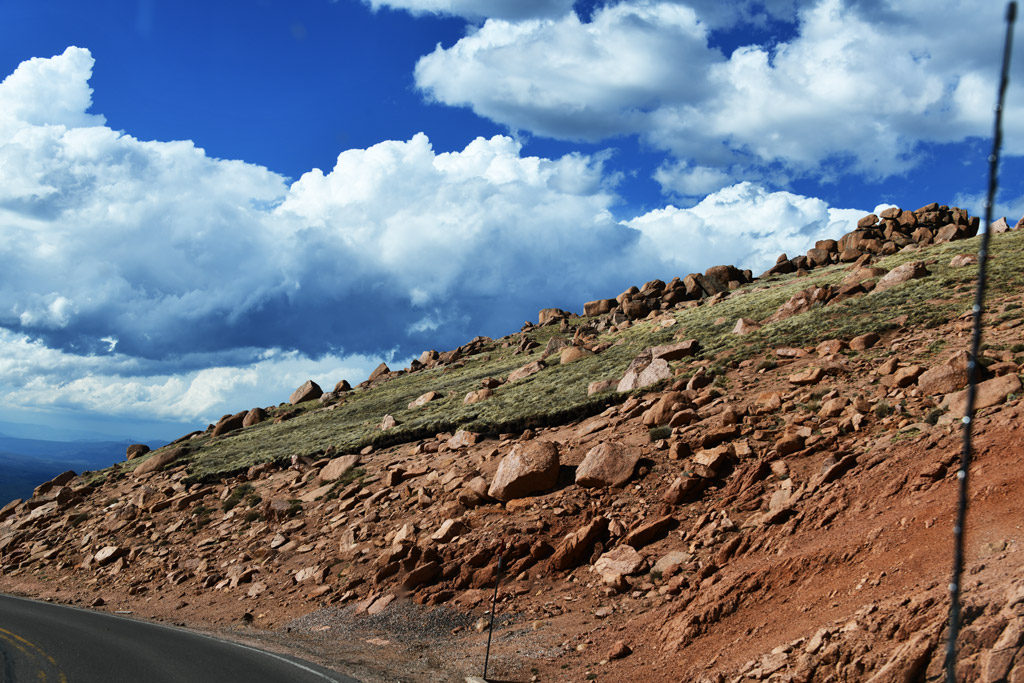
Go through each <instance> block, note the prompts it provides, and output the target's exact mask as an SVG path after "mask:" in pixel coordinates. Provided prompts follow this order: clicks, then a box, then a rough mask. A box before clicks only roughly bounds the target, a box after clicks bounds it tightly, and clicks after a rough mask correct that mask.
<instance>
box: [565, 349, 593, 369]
mask: <svg viewBox="0 0 1024 683" xmlns="http://www.w3.org/2000/svg"><path fill="white" fill-rule="evenodd" d="M593 355H594V352H593V351H591V350H590V349H586V348H584V347H582V346H567V347H565V348H564V349H562V353H561V355H560V356H559V361H560V363H561V364H562V365H568V364H569V363H573V362H575V361H578V360H580V359H582V358H586V357H587V356H593Z"/></svg>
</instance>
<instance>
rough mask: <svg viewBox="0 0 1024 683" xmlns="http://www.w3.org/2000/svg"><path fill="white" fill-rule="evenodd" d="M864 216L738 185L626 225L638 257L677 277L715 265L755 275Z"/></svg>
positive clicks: (818, 201)
mask: <svg viewBox="0 0 1024 683" xmlns="http://www.w3.org/2000/svg"><path fill="white" fill-rule="evenodd" d="M864 214H865V212H864V211H860V210H856V209H835V208H831V207H829V206H828V204H827V203H826V202H824V201H823V200H821V199H816V198H813V197H804V196H802V195H798V194H793V193H790V192H769V191H768V190H766V189H765V188H763V187H761V186H759V185H754V184H752V183H748V182H743V183H739V184H736V185H733V186H730V187H726V188H723V189H722V190H720V191H718V192H715V193H714V194H711V195H708V196H707V197H706V198H705V199H703V200H702V201H701V202H699V203H698V204H696V205H695V206H693V207H691V208H688V209H681V208H677V207H674V206H668V207H666V208H664V209H656V210H654V211H651V212H649V213H646V214H644V215H642V216H637V217H636V218H634V219H632V220H631V221H628V225H629V226H630V227H631V228H634V229H636V230H638V231H640V233H641V234H642V238H641V240H640V243H639V245H638V250H639V251H640V252H641V253H647V254H650V256H651V257H652V258H659V259H661V260H662V261H664V262H666V263H669V264H672V265H673V266H675V267H676V270H677V271H679V272H680V273H682V272H683V271H686V272H690V271H693V270H703V269H705V268H706V267H707V265H710V264H711V262H714V263H716V264H719V263H720V264H731V265H735V266H737V267H738V268H741V269H742V268H749V269H751V270H753V271H754V275H760V274H761V273H762V272H763V271H765V270H767V269H768V268H770V267H771V266H772V265H774V264H775V260H776V257H777V256H778V255H779V253H781V252H786V253H787V254H788V255H789V256H790V257H792V256H797V255H799V254H802V253H804V252H805V251H807V250H808V249H809V248H811V247H813V246H814V242H815V241H817V240H820V239H834V238H837V237H839V236H840V235H842V234H843V233H846V232H849V231H850V230H852V229H853V228H854V227H855V226H856V222H857V219H859V218H861V217H862V216H864Z"/></svg>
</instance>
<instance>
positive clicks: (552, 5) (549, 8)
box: [364, 0, 573, 19]
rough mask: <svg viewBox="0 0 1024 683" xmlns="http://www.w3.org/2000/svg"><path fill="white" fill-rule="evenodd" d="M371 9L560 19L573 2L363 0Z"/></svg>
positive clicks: (478, 16) (471, 17)
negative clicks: (554, 17)
mask: <svg viewBox="0 0 1024 683" xmlns="http://www.w3.org/2000/svg"><path fill="white" fill-rule="evenodd" d="M364 2H366V3H367V4H368V5H370V7H372V8H373V9H374V10H378V9H380V8H382V7H388V8H391V9H402V10H408V11H409V12H412V13H413V14H448V15H454V16H460V17H465V18H467V19H483V18H486V17H499V18H502V19H525V18H530V17H549V16H559V15H562V14H565V13H566V12H571V11H572V5H573V0H364Z"/></svg>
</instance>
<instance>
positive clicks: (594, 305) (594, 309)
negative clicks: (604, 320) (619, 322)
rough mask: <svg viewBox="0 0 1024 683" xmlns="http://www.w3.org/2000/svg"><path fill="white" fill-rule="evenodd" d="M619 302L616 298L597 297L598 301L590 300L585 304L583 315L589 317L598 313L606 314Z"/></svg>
mask: <svg viewBox="0 0 1024 683" xmlns="http://www.w3.org/2000/svg"><path fill="white" fill-rule="evenodd" d="M616 305H618V302H617V301H615V299H597V300H596V301H588V302H587V303H585V304H583V315H585V316H587V317H593V316H597V315H604V314H605V313H610V312H611V310H612V309H613V308H615V306H616Z"/></svg>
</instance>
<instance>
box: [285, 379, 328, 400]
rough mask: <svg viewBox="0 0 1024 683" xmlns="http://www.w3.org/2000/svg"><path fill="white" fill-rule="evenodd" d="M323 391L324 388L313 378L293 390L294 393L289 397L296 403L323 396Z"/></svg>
mask: <svg viewBox="0 0 1024 683" xmlns="http://www.w3.org/2000/svg"><path fill="white" fill-rule="evenodd" d="M323 393H324V390H323V389H321V388H320V386H319V385H318V384H317V383H316V382H314V381H313V380H311V379H310V380H306V383H305V384H303V385H302V386H301V387H299V388H298V389H296V390H295V391H293V392H292V395H291V396H290V397H288V402H289V403H291V404H292V405H296V404H298V403H302V402H303V401H312V400H314V399H317V398H320V397H321V396H323Z"/></svg>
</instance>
